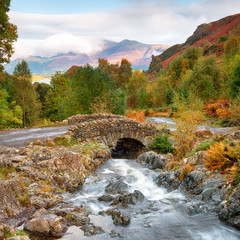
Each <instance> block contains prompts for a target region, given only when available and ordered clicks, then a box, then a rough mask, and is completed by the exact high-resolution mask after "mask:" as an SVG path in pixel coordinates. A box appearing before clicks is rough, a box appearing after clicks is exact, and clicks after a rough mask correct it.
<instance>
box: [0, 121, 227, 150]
mask: <svg viewBox="0 0 240 240" xmlns="http://www.w3.org/2000/svg"><path fill="white" fill-rule="evenodd" d="M150 120H151V121H152V122H156V123H165V124H167V125H168V128H169V129H170V130H171V131H175V123H174V121H173V120H172V119H169V118H164V117H152V118H150ZM68 127H69V126H61V127H48V128H32V129H18V130H16V129H15V130H14V129H13V130H9V131H2V132H0V146H10V147H21V146H24V145H26V143H27V142H30V141H32V140H35V139H42V140H45V139H47V138H48V137H56V136H58V135H62V134H64V133H66V132H67V131H68ZM230 129H231V128H217V127H210V126H199V130H209V131H211V132H212V133H213V134H218V133H225V132H228V131H229V130H230Z"/></svg>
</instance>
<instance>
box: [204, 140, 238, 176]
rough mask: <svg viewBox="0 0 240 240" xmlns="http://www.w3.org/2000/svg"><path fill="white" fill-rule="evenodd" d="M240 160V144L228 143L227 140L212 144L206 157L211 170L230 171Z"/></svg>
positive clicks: (207, 165) (205, 160)
mask: <svg viewBox="0 0 240 240" xmlns="http://www.w3.org/2000/svg"><path fill="white" fill-rule="evenodd" d="M239 160H240V144H239V143H234V144H228V143H226V142H225V141H222V142H220V143H215V144H214V145H213V146H210V148H209V150H208V151H207V153H206V155H205V157H204V160H203V162H204V164H205V165H206V167H207V168H208V169H209V170H211V171H215V170H218V171H222V172H223V173H228V172H229V171H231V168H232V167H234V166H236V164H238V162H239Z"/></svg>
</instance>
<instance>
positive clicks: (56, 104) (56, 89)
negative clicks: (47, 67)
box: [45, 72, 71, 121]
mask: <svg viewBox="0 0 240 240" xmlns="http://www.w3.org/2000/svg"><path fill="white" fill-rule="evenodd" d="M51 86H52V87H51V89H50V90H49V91H48V94H47V96H46V102H45V107H46V116H47V117H48V118H50V120H52V121H57V120H63V119H64V118H65V116H64V113H63V111H64V110H63V108H64V106H63V103H64V101H65V99H66V98H67V96H68V93H69V91H70V89H71V87H70V80H69V79H68V78H67V77H66V76H65V75H64V74H62V73H61V72H56V73H55V75H54V76H52V79H51Z"/></svg>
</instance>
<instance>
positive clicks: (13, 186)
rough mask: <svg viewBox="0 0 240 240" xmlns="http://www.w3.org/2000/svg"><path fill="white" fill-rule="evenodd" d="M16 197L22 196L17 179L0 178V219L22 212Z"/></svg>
mask: <svg viewBox="0 0 240 240" xmlns="http://www.w3.org/2000/svg"><path fill="white" fill-rule="evenodd" d="M18 197H20V198H22V197H24V193H23V189H22V187H21V185H20V183H19V181H18V180H17V179H13V180H7V181H3V180H0V220H1V219H4V218H8V217H9V216H12V215H18V214H19V213H21V212H22V210H23V207H22V206H21V204H20V202H19V200H18Z"/></svg>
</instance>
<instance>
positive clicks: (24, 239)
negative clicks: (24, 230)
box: [6, 235, 30, 240]
mask: <svg viewBox="0 0 240 240" xmlns="http://www.w3.org/2000/svg"><path fill="white" fill-rule="evenodd" d="M6 240H30V238H29V237H28V236H27V235H23V236H14V237H10V238H7V239H6Z"/></svg>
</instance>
